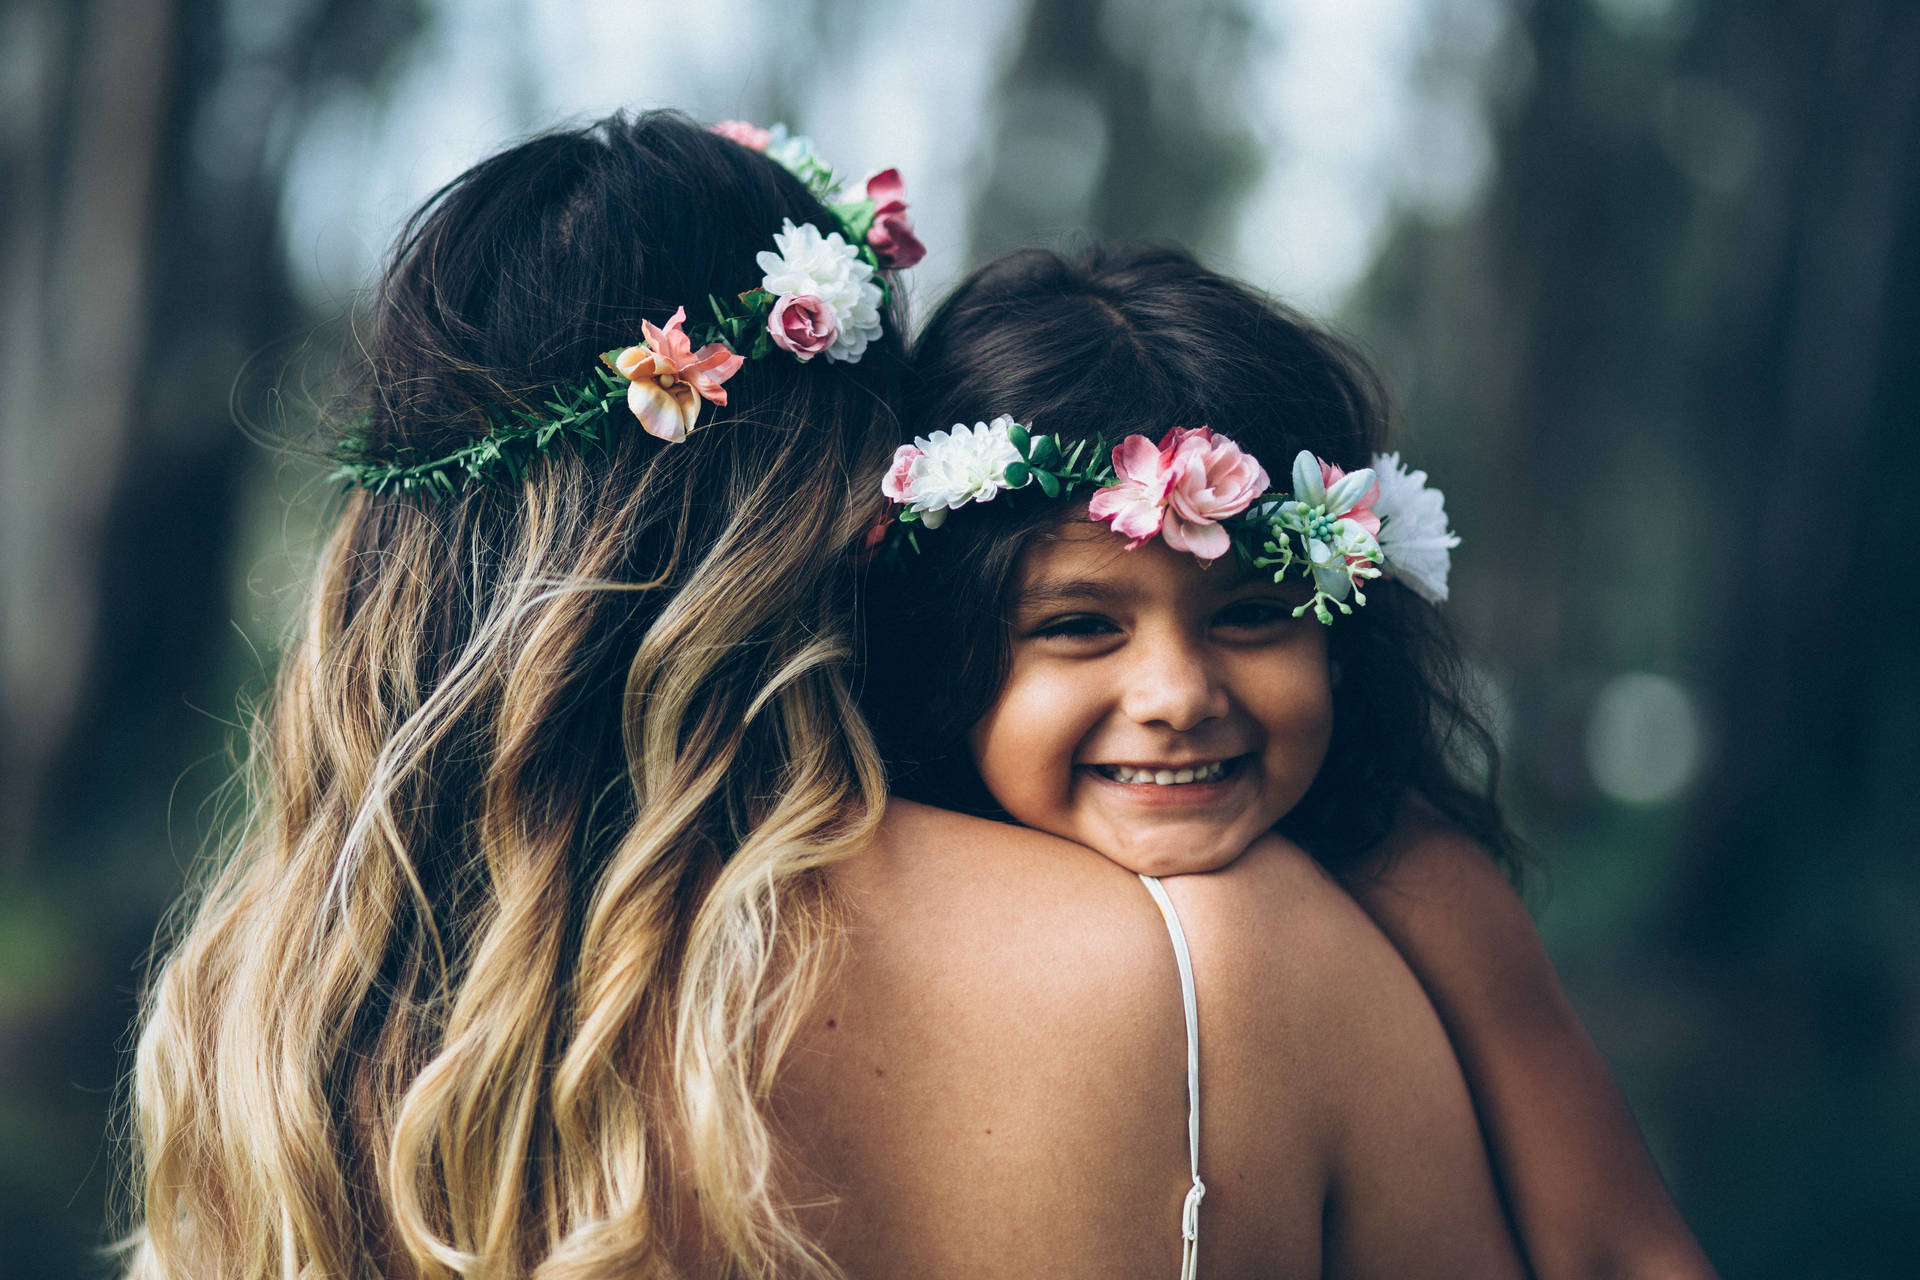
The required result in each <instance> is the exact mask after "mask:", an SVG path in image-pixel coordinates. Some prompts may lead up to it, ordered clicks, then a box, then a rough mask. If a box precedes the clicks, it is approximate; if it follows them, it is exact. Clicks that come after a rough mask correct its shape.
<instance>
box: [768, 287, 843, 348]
mask: <svg viewBox="0 0 1920 1280" xmlns="http://www.w3.org/2000/svg"><path fill="white" fill-rule="evenodd" d="M767 332H768V333H769V334H771V335H773V345H774V346H776V347H779V348H780V349H781V350H782V351H791V352H792V353H793V354H794V355H795V356H798V357H799V358H800V359H801V360H802V361H803V362H804V361H807V360H811V359H812V358H813V357H815V356H817V355H819V354H820V353H821V352H822V351H825V350H826V349H827V348H828V347H830V346H832V345H833V335H834V332H835V327H834V320H833V308H831V307H829V306H828V305H827V304H826V303H824V302H822V301H820V299H818V298H816V297H814V296H813V295H812V294H810V293H790V294H788V295H787V296H786V297H784V298H782V299H780V301H778V302H776V303H774V304H773V314H772V315H770V316H768V317H767Z"/></svg>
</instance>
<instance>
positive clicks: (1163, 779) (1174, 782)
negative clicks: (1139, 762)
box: [1101, 761, 1227, 787]
mask: <svg viewBox="0 0 1920 1280" xmlns="http://www.w3.org/2000/svg"><path fill="white" fill-rule="evenodd" d="M1226 771H1227V766H1226V762H1225V761H1216V762H1214V763H1213V764H1203V765H1199V766H1197V767H1194V768H1190V769H1138V768H1135V767H1134V766H1132V765H1129V764H1114V765H1104V766H1102V768H1101V772H1103V773H1105V774H1106V775H1107V776H1108V777H1109V778H1112V779H1113V780H1114V781H1115V782H1134V783H1142V782H1151V783H1153V784H1154V785H1155V786H1160V787H1177V786H1180V785H1181V784H1182V783H1187V782H1218V781H1219V780H1220V778H1221V776H1222V775H1224V774H1225V773H1226Z"/></svg>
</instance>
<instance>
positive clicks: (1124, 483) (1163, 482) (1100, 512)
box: [1087, 433, 1179, 551]
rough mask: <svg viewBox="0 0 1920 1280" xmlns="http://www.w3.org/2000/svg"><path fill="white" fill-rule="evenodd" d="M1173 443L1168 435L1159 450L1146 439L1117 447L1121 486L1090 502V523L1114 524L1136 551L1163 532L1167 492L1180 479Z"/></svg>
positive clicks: (1129, 547) (1133, 439) (1115, 464)
mask: <svg viewBox="0 0 1920 1280" xmlns="http://www.w3.org/2000/svg"><path fill="white" fill-rule="evenodd" d="M1172 439H1173V436H1172V433H1168V436H1167V439H1166V440H1163V441H1161V447H1160V448H1158V449H1156V448H1154V447H1153V444H1152V442H1151V441H1149V440H1148V439H1147V438H1146V437H1145V436H1140V435H1133V436H1128V437H1127V438H1126V439H1125V440H1122V441H1121V442H1120V443H1119V444H1117V445H1115V446H1114V447H1113V469H1114V471H1115V472H1116V473H1118V474H1119V476H1120V483H1118V484H1113V485H1108V486H1107V487H1106V488H1104V489H1102V490H1100V491H1099V492H1097V493H1095V494H1094V495H1093V497H1091V498H1089V499H1088V500H1087V518H1088V519H1089V520H1107V521H1110V522H1112V525H1113V531H1114V532H1115V533H1118V534H1121V535H1123V536H1124V537H1126V539H1127V550H1129V551H1132V550H1133V549H1134V548H1135V547H1138V546H1140V545H1141V544H1142V543H1144V542H1146V540H1147V539H1148V538H1151V537H1152V536H1153V535H1154V534H1156V533H1158V532H1160V522H1161V519H1162V517H1163V513H1164V512H1165V510H1166V506H1167V490H1169V489H1171V488H1173V483H1174V481H1175V480H1177V479H1178V478H1179V477H1178V476H1177V475H1176V474H1175V473H1174V469H1173V450H1172V449H1171V448H1169V447H1168V444H1169V442H1170V441H1171V440H1172Z"/></svg>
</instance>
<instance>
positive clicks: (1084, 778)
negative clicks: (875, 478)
mask: <svg viewBox="0 0 1920 1280" xmlns="http://www.w3.org/2000/svg"><path fill="white" fill-rule="evenodd" d="M1014 572H1015V582H1014V591H1013V597H1012V600H1013V603H1012V609H1011V621H1012V643H1011V655H1010V656H1011V668H1010V671H1009V674H1008V677H1007V680H1006V683H1005V684H1004V685H1003V686H1002V688H1001V690H1000V693H999V696H998V697H997V698H996V699H995V701H994V703H993V706H992V707H991V708H990V709H989V710H988V711H987V713H986V715H985V716H983V717H982V718H981V720H980V721H979V723H978V724H977V725H976V726H975V727H974V729H973V733H972V737H971V746H972V751H973V757H974V761H975V763H976V765H977V766H978V768H979V771H980V776H981V780H982V781H983V782H985V783H986V786H987V789H988V790H989V791H991V792H992V793H993V795H994V797H995V799H997V800H998V801H999V802H1000V804H1001V805H1002V807H1004V808H1005V809H1006V811H1007V812H1008V813H1009V814H1011V815H1012V816H1013V817H1014V818H1016V819H1018V820H1019V821H1020V822H1021V823H1023V824H1024V825H1026V826H1029V827H1032V828H1034V829H1036V830H1039V831H1047V832H1051V833H1052V834H1054V835H1057V836H1062V837H1064V838H1066V839H1069V840H1074V841H1077V842H1079V843H1081V844H1085V845H1088V846H1089V847H1091V848H1094V849H1097V850H1099V851H1100V852H1101V853H1103V854H1105V855H1107V856H1108V857H1110V858H1112V859H1113V860H1114V861H1115V862H1118V863H1119V864H1120V865H1121V866H1123V867H1125V868H1127V869H1128V870H1130V871H1136V872H1140V873H1142V874H1145V875H1174V874H1178V873H1183V872H1194V871H1211V870H1214V869H1216V868H1218V867H1223V866H1225V865H1226V864H1228V863H1229V862H1231V861H1233V860H1234V859H1235V858H1236V857H1238V856H1239V855H1240V853H1241V851H1242V850H1244V849H1245V848H1246V847H1247V846H1248V845H1250V844H1251V843H1253V841H1254V840H1255V839H1257V838H1258V837H1259V836H1260V835H1261V834H1262V833H1264V832H1266V831H1269V830H1271V829H1272V827H1273V825H1274V823H1276V822H1278V821H1279V820H1280V818H1281V817H1282V816H1283V815H1284V814H1285V813H1286V812H1287V811H1288V810H1289V809H1291V808H1293V806H1294V805H1295V804H1297V803H1298V802H1299V800H1300V797H1301V796H1303V795H1304V794H1306V790H1307V787H1308V786H1309V785H1310V784H1311V783H1312V781H1313V777H1314V775H1315V774H1316V773H1318V772H1319V769H1320V762H1321V761H1322V760H1323V759H1324V758H1325V756H1326V750H1327V742H1328V738H1329V735H1330V734H1331V732H1332V727H1333V693H1332V686H1331V682H1330V680H1329V678H1328V673H1327V642H1326V630H1325V628H1324V627H1322V626H1321V625H1320V624H1319V623H1318V622H1316V621H1315V620H1314V619H1313V618H1312V617H1311V616H1309V617H1306V618H1295V617H1293V616H1292V614H1293V609H1294V607H1295V606H1296V605H1298V604H1299V603H1300V600H1301V596H1302V590H1301V588H1300V587H1299V586H1298V585H1297V584H1293V583H1289V584H1288V585H1285V586H1281V585H1277V584H1275V583H1274V582H1273V581H1272V580H1271V579H1269V578H1266V577H1264V576H1261V575H1253V574H1238V573H1236V572H1235V571H1234V570H1233V568H1232V567H1231V565H1230V563H1227V562H1216V563H1215V564H1213V565H1211V566H1207V567H1203V566H1202V565H1201V563H1200V562H1199V561H1197V560H1196V559H1195V558H1194V557H1193V556H1192V555H1189V554H1187V553H1185V552H1178V551H1174V550H1172V549H1170V548H1169V547H1167V546H1166V544H1165V543H1164V542H1162V541H1161V540H1160V539H1158V538H1156V539H1154V540H1152V541H1150V542H1148V543H1146V544H1144V545H1142V546H1140V547H1139V548H1137V549H1135V550H1132V551H1128V550H1126V549H1125V545H1124V543H1123V542H1122V541H1121V540H1120V539H1119V538H1117V537H1116V536H1115V535H1114V534H1113V533H1112V532H1111V531H1110V530H1108V528H1107V527H1106V526H1105V525H1099V524H1092V523H1088V522H1081V521H1075V522H1070V523H1067V524H1065V525H1062V526H1061V527H1060V528H1059V529H1058V530H1057V531H1056V532H1054V533H1053V534H1052V535H1051V536H1048V537H1045V538H1041V539H1039V540H1036V541H1035V542H1034V544H1033V545H1032V546H1030V547H1028V548H1027V550H1026V551H1025V552H1024V553H1023V554H1022V555H1021V558H1020V560H1019V562H1018V564H1017V565H1016V567H1015V571H1014ZM1222 763H1224V764H1225V766H1226V768H1225V770H1224V773H1223V776H1221V777H1220V778H1219V779H1218V780H1217V781H1206V780H1200V781H1193V782H1189V783H1186V784H1179V785H1172V786H1164V785H1156V784H1155V783H1153V782H1140V781H1120V780H1117V779H1116V778H1114V777H1113V776H1111V774H1112V771H1113V770H1114V769H1115V768H1116V767H1129V768H1137V769H1152V770H1156V771H1165V772H1168V773H1177V771H1179V770H1182V769H1192V768H1195V767H1203V766H1209V765H1216V764H1222Z"/></svg>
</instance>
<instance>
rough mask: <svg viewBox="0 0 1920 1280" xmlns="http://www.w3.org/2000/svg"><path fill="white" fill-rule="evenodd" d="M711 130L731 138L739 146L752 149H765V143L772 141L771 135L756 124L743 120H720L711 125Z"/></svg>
mask: <svg viewBox="0 0 1920 1280" xmlns="http://www.w3.org/2000/svg"><path fill="white" fill-rule="evenodd" d="M713 131H714V132H715V133H717V134H719V135H720V136H721V137H723V138H731V139H733V140H734V141H735V142H737V143H739V144H740V145H741V146H743V147H746V148H748V149H749V150H753V151H765V150H766V149H767V144H768V143H769V142H771V141H773V135H772V134H771V133H768V132H767V131H766V130H765V129H762V128H761V127H760V126H759V125H757V124H749V123H747V122H746V121H745V120H722V121H721V122H720V123H719V124H717V125H715V126H713Z"/></svg>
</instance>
